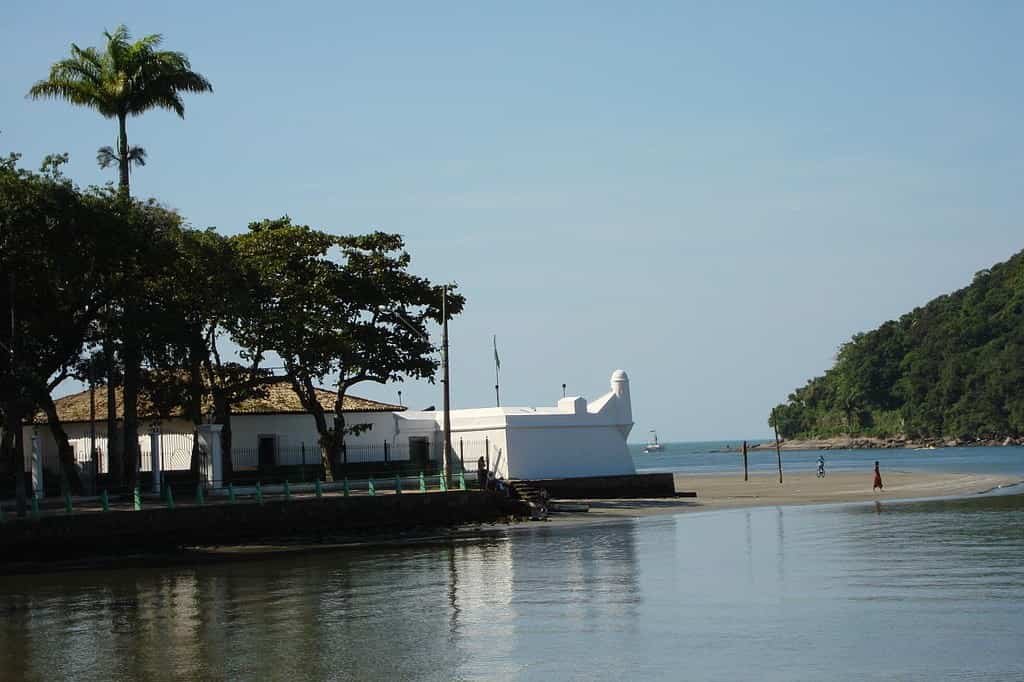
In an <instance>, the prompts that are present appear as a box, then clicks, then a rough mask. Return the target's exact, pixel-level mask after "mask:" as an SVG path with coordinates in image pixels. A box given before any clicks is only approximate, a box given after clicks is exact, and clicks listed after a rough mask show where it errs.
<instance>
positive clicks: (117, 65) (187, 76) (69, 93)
mask: <svg viewBox="0 0 1024 682" xmlns="http://www.w3.org/2000/svg"><path fill="white" fill-rule="evenodd" d="M103 35H104V36H105V37H106V39H107V46H106V50H104V51H103V52H100V51H99V50H97V49H96V48H95V47H87V48H85V49H82V48H80V47H78V46H77V45H75V44H74V43H72V44H71V57H70V58H68V59H62V60H61V61H59V62H57V63H55V64H54V65H53V66H51V67H50V77H49V78H47V79H46V80H42V81H39V82H38V83H36V84H35V85H33V86H32V88H31V89H30V90H29V91H28V96H29V97H31V98H32V99H41V98H54V99H64V100H67V101H69V102H71V103H72V104H77V105H80V106H84V107H89V108H90V109H95V110H96V111H98V112H99V113H100V114H101V115H102V116H104V117H105V118H116V119H117V125H118V141H117V151H116V154H115V152H114V150H113V149H111V148H110V147H103V148H101V149H100V151H99V154H97V160H98V161H99V163H100V166H102V167H104V168H105V167H106V166H107V165H109V164H111V163H112V162H113V160H114V158H116V159H117V162H118V168H119V169H120V171H121V173H120V182H119V187H120V189H121V191H122V192H123V193H124V194H125V195H126V196H127V195H128V194H129V177H128V175H129V166H130V164H131V163H132V162H133V161H134V162H136V163H137V164H138V165H142V164H143V163H145V152H144V151H142V149H141V147H129V146H128V131H127V125H126V123H127V120H128V117H129V116H138V115H139V114H142V113H145V112H146V111H149V110H150V109H169V110H171V111H173V112H174V113H176V114H178V116H180V117H182V118H184V117H185V105H184V103H183V102H182V101H181V95H182V93H185V92H212V91H213V86H212V85H210V82H209V81H208V80H206V78H204V77H203V76H201V75H200V74H198V73H196V72H195V71H192V67H191V64H190V63H189V61H188V58H187V57H186V56H185V55H184V54H182V53H181V52H169V51H166V50H158V49H157V48H158V47H160V43H161V42H163V37H162V36H161V35H160V34H154V35H149V36H146V37H145V38H141V39H139V40H136V41H135V42H131V36H130V35H129V33H128V29H127V28H126V27H125V26H124V25H121V26H118V27H117V30H115V31H114V32H113V33H110V32H107V31H104V33H103Z"/></svg>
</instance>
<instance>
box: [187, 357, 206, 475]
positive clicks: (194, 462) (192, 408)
mask: <svg viewBox="0 0 1024 682" xmlns="http://www.w3.org/2000/svg"><path fill="white" fill-rule="evenodd" d="M202 372H203V367H202V362H201V359H200V356H199V354H198V353H196V350H195V346H193V347H192V349H191V350H190V351H189V377H188V379H189V385H188V392H189V395H188V402H189V404H188V417H189V419H190V420H191V421H192V425H193V426H194V427H196V428H197V429H198V428H199V425H200V424H202V423H203V374H202ZM199 468H200V449H199V439H198V438H193V439H192V458H191V461H190V463H189V469H190V470H191V471H192V475H193V476H194V477H195V479H196V480H197V481H198V480H199Z"/></svg>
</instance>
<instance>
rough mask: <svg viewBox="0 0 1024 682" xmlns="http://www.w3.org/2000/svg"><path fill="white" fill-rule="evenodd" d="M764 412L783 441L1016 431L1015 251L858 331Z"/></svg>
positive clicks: (1019, 400)
mask: <svg viewBox="0 0 1024 682" xmlns="http://www.w3.org/2000/svg"><path fill="white" fill-rule="evenodd" d="M773 415H776V416H777V421H778V429H779V433H780V435H782V436H783V437H785V438H812V437H827V436H833V435H840V434H860V435H873V436H896V435H905V436H908V437H912V438H913V437H951V438H996V437H1002V436H1020V435H1021V434H1024V251H1022V252H1020V253H1018V254H1017V255H1015V256H1014V257H1013V258H1011V259H1010V260H1008V261H1006V262H1005V263H1000V264H998V265H995V266H993V267H992V268H990V269H987V270H982V271H981V272H978V273H977V274H976V275H975V276H974V281H973V282H972V283H971V285H970V286H968V287H966V288H964V289H960V290H959V291H956V292H954V293H952V294H949V295H946V296H940V297H938V298H936V299H934V300H933V301H931V302H929V303H928V304H927V305H925V306H924V307H921V308H917V309H915V310H913V311H912V312H910V313H908V314H906V315H904V316H903V317H901V318H900V319H899V320H896V321H889V322H886V323H885V324H883V325H882V326H880V327H879V328H878V329H876V330H874V331H871V332H868V333H865V334H857V335H856V336H854V337H853V339H852V340H850V341H849V342H847V343H845V344H843V346H842V347H841V348H840V350H839V354H838V356H837V357H836V362H835V365H834V366H833V367H832V368H831V369H829V370H828V371H827V372H825V374H824V376H820V377H816V378H814V379H812V380H810V381H809V382H807V385H806V386H804V387H802V388H799V389H797V390H796V391H795V392H793V393H792V394H790V396H789V399H788V400H787V402H786V403H784V404H782V405H779V406H778V407H776V408H775V410H773ZM775 421H776V420H775V418H773V417H770V418H769V424H770V425H773V424H774V423H775Z"/></svg>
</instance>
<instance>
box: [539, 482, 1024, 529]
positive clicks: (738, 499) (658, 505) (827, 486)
mask: <svg viewBox="0 0 1024 682" xmlns="http://www.w3.org/2000/svg"><path fill="white" fill-rule="evenodd" d="M882 481H883V484H884V486H885V487H884V488H883V489H882V491H880V492H874V491H872V490H871V483H872V474H871V472H867V473H866V474H865V473H862V472H853V471H838V472H833V473H829V474H827V475H826V476H825V478H821V479H819V478H818V477H817V475H816V474H815V472H796V473H790V474H786V475H784V477H783V484H782V485H781V486H780V485H779V482H778V474H775V473H771V474H764V473H756V474H751V475H750V480H749V481H746V482H745V481H744V480H743V476H742V474H730V475H722V474H679V473H677V474H676V489H677V490H691V491H696V493H697V497H695V498H674V499H628V500H625V499H623V500H573V502H578V503H583V504H587V505H589V507H590V509H589V511H586V512H556V513H554V514H552V517H551V518H552V519H553V520H554V521H555V522H558V523H573V522H576V521H591V522H597V521H600V520H602V519H615V518H638V517H643V516H653V515H657V514H675V513H684V512H698V511H716V510H724V509H750V508H756V507H796V506H812V505H828V504H856V503H862V502H872V501H877V502H894V501H907V500H925V499H937V498H961V497H970V496H973V495H979V494H984V493H989V492H992V491H994V490H998V489H1000V488H1005V487H1008V486H1013V485H1019V484H1022V483H1024V481H1021V480H1020V479H1018V478H1013V477H1010V476H1005V475H998V474H945V473H931V472H926V473H920V472H906V471H889V472H885V471H883V473H882Z"/></svg>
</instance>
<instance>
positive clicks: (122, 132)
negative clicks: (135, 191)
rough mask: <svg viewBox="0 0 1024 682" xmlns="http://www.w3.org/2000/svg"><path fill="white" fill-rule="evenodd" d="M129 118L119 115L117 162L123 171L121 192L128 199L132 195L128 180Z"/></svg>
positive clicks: (120, 185)
mask: <svg viewBox="0 0 1024 682" xmlns="http://www.w3.org/2000/svg"><path fill="white" fill-rule="evenodd" d="M127 118H128V117H127V115H126V114H118V117H117V125H118V133H119V134H118V139H117V144H118V149H117V157H118V159H117V160H118V167H119V170H120V171H121V178H120V183H119V189H120V190H121V193H122V194H124V196H126V197H127V196H129V195H130V194H131V190H130V187H129V178H128V128H127V125H126V123H127Z"/></svg>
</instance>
